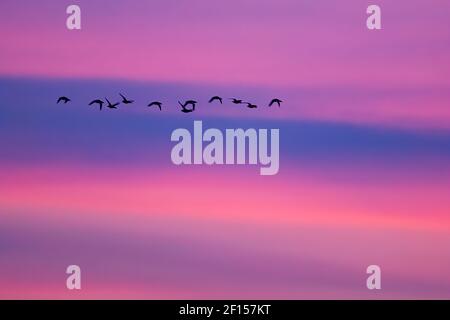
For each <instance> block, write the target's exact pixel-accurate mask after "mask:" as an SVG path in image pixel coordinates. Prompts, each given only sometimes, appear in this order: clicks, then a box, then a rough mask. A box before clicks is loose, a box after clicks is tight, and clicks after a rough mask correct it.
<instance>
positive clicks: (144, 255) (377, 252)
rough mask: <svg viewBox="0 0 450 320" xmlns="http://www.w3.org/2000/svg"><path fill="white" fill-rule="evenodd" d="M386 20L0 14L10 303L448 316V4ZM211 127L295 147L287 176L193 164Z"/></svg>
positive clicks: (245, 6) (208, 10) (314, 15)
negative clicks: (375, 280) (150, 302)
mask: <svg viewBox="0 0 450 320" xmlns="http://www.w3.org/2000/svg"><path fill="white" fill-rule="evenodd" d="M73 3H76V4H78V5H79V6H80V7H81V12H82V29H81V30H77V31H69V30H67V29H66V27H65V20H66V17H67V14H66V13H65V9H66V7H67V6H68V5H69V4H73ZM369 4H372V3H371V2H370V3H369V2H368V1H356V0H345V1H339V2H335V3H334V2H333V3H330V2H329V1H324V0H316V1H309V0H302V1H298V0H296V1H294V0H281V1H275V0H259V1H254V0H240V1H237V0H230V1H226V2H223V1H211V0H209V1H206V0H194V1H192V0H191V1H185V0H177V1H172V0H169V1H168V0H166V1H159V0H152V1H140V0H133V1H128V2H111V1H102V0H90V1H73V2H67V1H54V0H43V1H40V2H39V3H37V2H30V1H23V0H18V1H10V0H3V1H2V2H0V58H1V59H0V298H3V299H14V298H18V299H32V298H44V299H51V298H53V299H54V298H57V299H78V298H87V299H96V298H102V299H132V298H136V299H215V298H218V299H240V298H242V299H259V298H261V299H317V298H322V299H358V298H362V299H390V298H405V299H418V298H424V299H429V298H438V299H443V298H447V299H448V298H449V297H450V275H449V274H448V270H449V269H450V248H449V243H450V197H449V196H448V195H449V194H450V182H449V181H450V161H449V160H450V109H449V105H450V90H449V85H450V83H449V79H448V76H447V75H448V74H449V71H450V70H449V64H450V62H449V60H448V58H447V57H448V56H449V54H450V45H449V43H450V42H449V40H450V39H449V38H450V28H449V23H450V22H449V21H448V16H449V13H450V4H449V3H448V1H439V0H433V1H422V0H411V1H395V2H392V1H382V0H380V1H377V4H378V5H380V7H381V8H382V30H377V31H369V30H367V28H366V25H365V22H366V18H367V15H366V13H365V11H366V8H367V6H368V5H369ZM119 93H124V94H125V95H126V96H127V97H129V98H132V99H134V100H136V102H135V104H133V105H130V106H123V105H121V106H119V109H118V110H103V111H101V112H100V111H99V110H98V109H96V108H95V107H92V106H88V105H87V104H88V102H90V101H91V100H93V99H96V98H104V97H108V98H110V99H111V101H119V100H120V97H119V95H118V94H119ZM216 94H217V95H221V96H223V97H224V98H229V97H239V98H242V99H245V101H248V100H250V101H252V102H254V103H256V104H258V106H259V108H258V109H255V110H251V109H247V108H244V107H241V106H236V105H232V104H230V103H229V101H225V102H224V104H223V105H218V104H216V105H212V104H208V103H207V101H208V99H209V98H210V97H211V96H213V95H216ZM61 95H67V96H69V97H70V98H71V99H72V101H71V103H69V104H67V105H61V104H59V105H57V104H56V100H57V98H58V97H59V96H61ZM274 97H279V98H281V99H282V100H283V101H284V102H283V104H282V106H281V108H278V107H271V108H269V107H267V104H268V102H269V101H270V99H272V98H274ZM191 98H195V99H196V100H198V101H199V105H198V108H197V111H196V112H194V113H191V114H187V115H185V114H182V113H180V112H179V108H178V107H177V101H178V100H186V99H191ZM153 100H161V101H162V102H163V111H159V110H157V109H153V110H152V109H148V108H146V107H145V106H146V105H147V103H148V102H150V101H153ZM194 120H202V121H203V126H204V127H205V128H207V127H208V128H219V129H221V130H224V129H225V128H279V129H280V171H279V173H278V174H277V175H275V176H260V175H259V167H257V166H175V165H173V164H172V162H171V160H170V151H171V148H172V147H173V143H172V142H171V141H170V135H171V132H172V131H173V130H175V129H177V128H188V129H189V130H192V128H193V121H194ZM70 264H77V265H79V266H80V267H81V270H82V290H80V291H69V290H67V289H66V287H65V280H66V277H67V275H66V273H65V269H66V267H67V266H68V265H70ZM372 264H376V265H379V266H380V267H381V269H382V290H379V291H370V290H367V288H366V278H367V276H368V275H367V274H366V268H367V266H369V265H372Z"/></svg>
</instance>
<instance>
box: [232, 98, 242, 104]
mask: <svg viewBox="0 0 450 320" xmlns="http://www.w3.org/2000/svg"><path fill="white" fill-rule="evenodd" d="M230 100H231V102H233V103H234V104H241V103H242V100H240V99H236V98H230Z"/></svg>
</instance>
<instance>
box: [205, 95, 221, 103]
mask: <svg viewBox="0 0 450 320" xmlns="http://www.w3.org/2000/svg"><path fill="white" fill-rule="evenodd" d="M214 100H218V101H219V102H220V104H222V98H221V97H219V96H214V97H212V98H211V99H209V101H208V102H209V103H211V102H213V101H214Z"/></svg>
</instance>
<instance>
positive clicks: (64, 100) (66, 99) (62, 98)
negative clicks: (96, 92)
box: [56, 96, 72, 104]
mask: <svg viewBox="0 0 450 320" xmlns="http://www.w3.org/2000/svg"><path fill="white" fill-rule="evenodd" d="M69 101H72V100H70V99H69V98H67V97H64V96H63V97H59V98H58V101H57V102H56V103H60V102H64V104H66V103H67V102H69Z"/></svg>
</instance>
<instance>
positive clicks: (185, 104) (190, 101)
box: [178, 100, 198, 110]
mask: <svg viewBox="0 0 450 320" xmlns="http://www.w3.org/2000/svg"><path fill="white" fill-rule="evenodd" d="M178 103H179V104H180V106H182V107H184V108H186V107H187V106H188V105H191V106H192V110H195V105H196V104H197V103H198V102H197V101H195V100H187V101H185V102H184V104H182V103H181V102H180V101H178Z"/></svg>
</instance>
